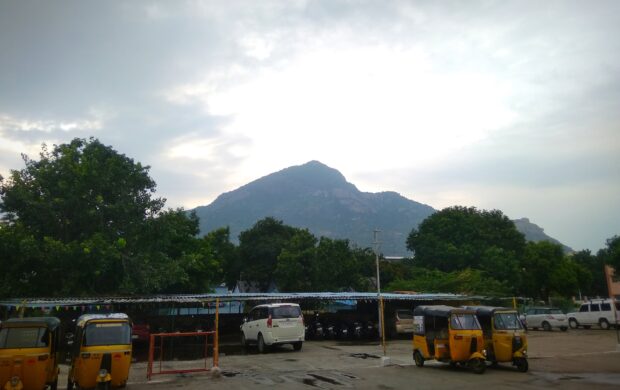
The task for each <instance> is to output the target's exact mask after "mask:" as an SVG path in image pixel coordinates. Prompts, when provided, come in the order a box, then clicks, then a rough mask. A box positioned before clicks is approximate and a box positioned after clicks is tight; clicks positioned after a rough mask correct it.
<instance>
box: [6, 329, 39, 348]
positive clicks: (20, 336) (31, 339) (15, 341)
mask: <svg viewBox="0 0 620 390" xmlns="http://www.w3.org/2000/svg"><path fill="white" fill-rule="evenodd" d="M48 345H49V331H48V329H47V328H42V327H34V328H27V327H24V328H21V327H20V328H2V329H0V349H11V348H44V347H47V346H48Z"/></svg>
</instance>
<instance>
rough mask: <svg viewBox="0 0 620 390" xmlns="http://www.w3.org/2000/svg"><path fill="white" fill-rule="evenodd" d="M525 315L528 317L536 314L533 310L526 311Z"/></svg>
mask: <svg viewBox="0 0 620 390" xmlns="http://www.w3.org/2000/svg"><path fill="white" fill-rule="evenodd" d="M525 314H527V315H528V316H531V315H533V314H536V310H534V309H527V311H526V312H525Z"/></svg>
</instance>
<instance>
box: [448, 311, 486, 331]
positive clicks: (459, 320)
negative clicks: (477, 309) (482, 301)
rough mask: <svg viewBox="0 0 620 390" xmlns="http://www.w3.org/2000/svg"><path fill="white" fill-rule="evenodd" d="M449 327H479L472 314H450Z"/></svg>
mask: <svg viewBox="0 0 620 390" xmlns="http://www.w3.org/2000/svg"><path fill="white" fill-rule="evenodd" d="M450 327H451V328H452V329H480V324H479V323H478V320H477V319H476V316H475V315H473V314H452V315H451V316H450Z"/></svg>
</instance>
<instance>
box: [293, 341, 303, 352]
mask: <svg viewBox="0 0 620 390" xmlns="http://www.w3.org/2000/svg"><path fill="white" fill-rule="evenodd" d="M302 345H303V343H302V342H301V341H298V342H296V343H293V349H294V350H295V351H301V346H302Z"/></svg>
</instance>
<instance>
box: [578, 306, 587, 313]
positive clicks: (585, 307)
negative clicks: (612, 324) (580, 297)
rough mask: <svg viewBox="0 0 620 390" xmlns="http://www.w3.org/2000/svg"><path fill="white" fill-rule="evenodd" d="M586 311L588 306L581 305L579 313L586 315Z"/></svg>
mask: <svg viewBox="0 0 620 390" xmlns="http://www.w3.org/2000/svg"><path fill="white" fill-rule="evenodd" d="M588 311H589V310H588V305H581V307H580V308H579V312H580V313H587V312H588Z"/></svg>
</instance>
